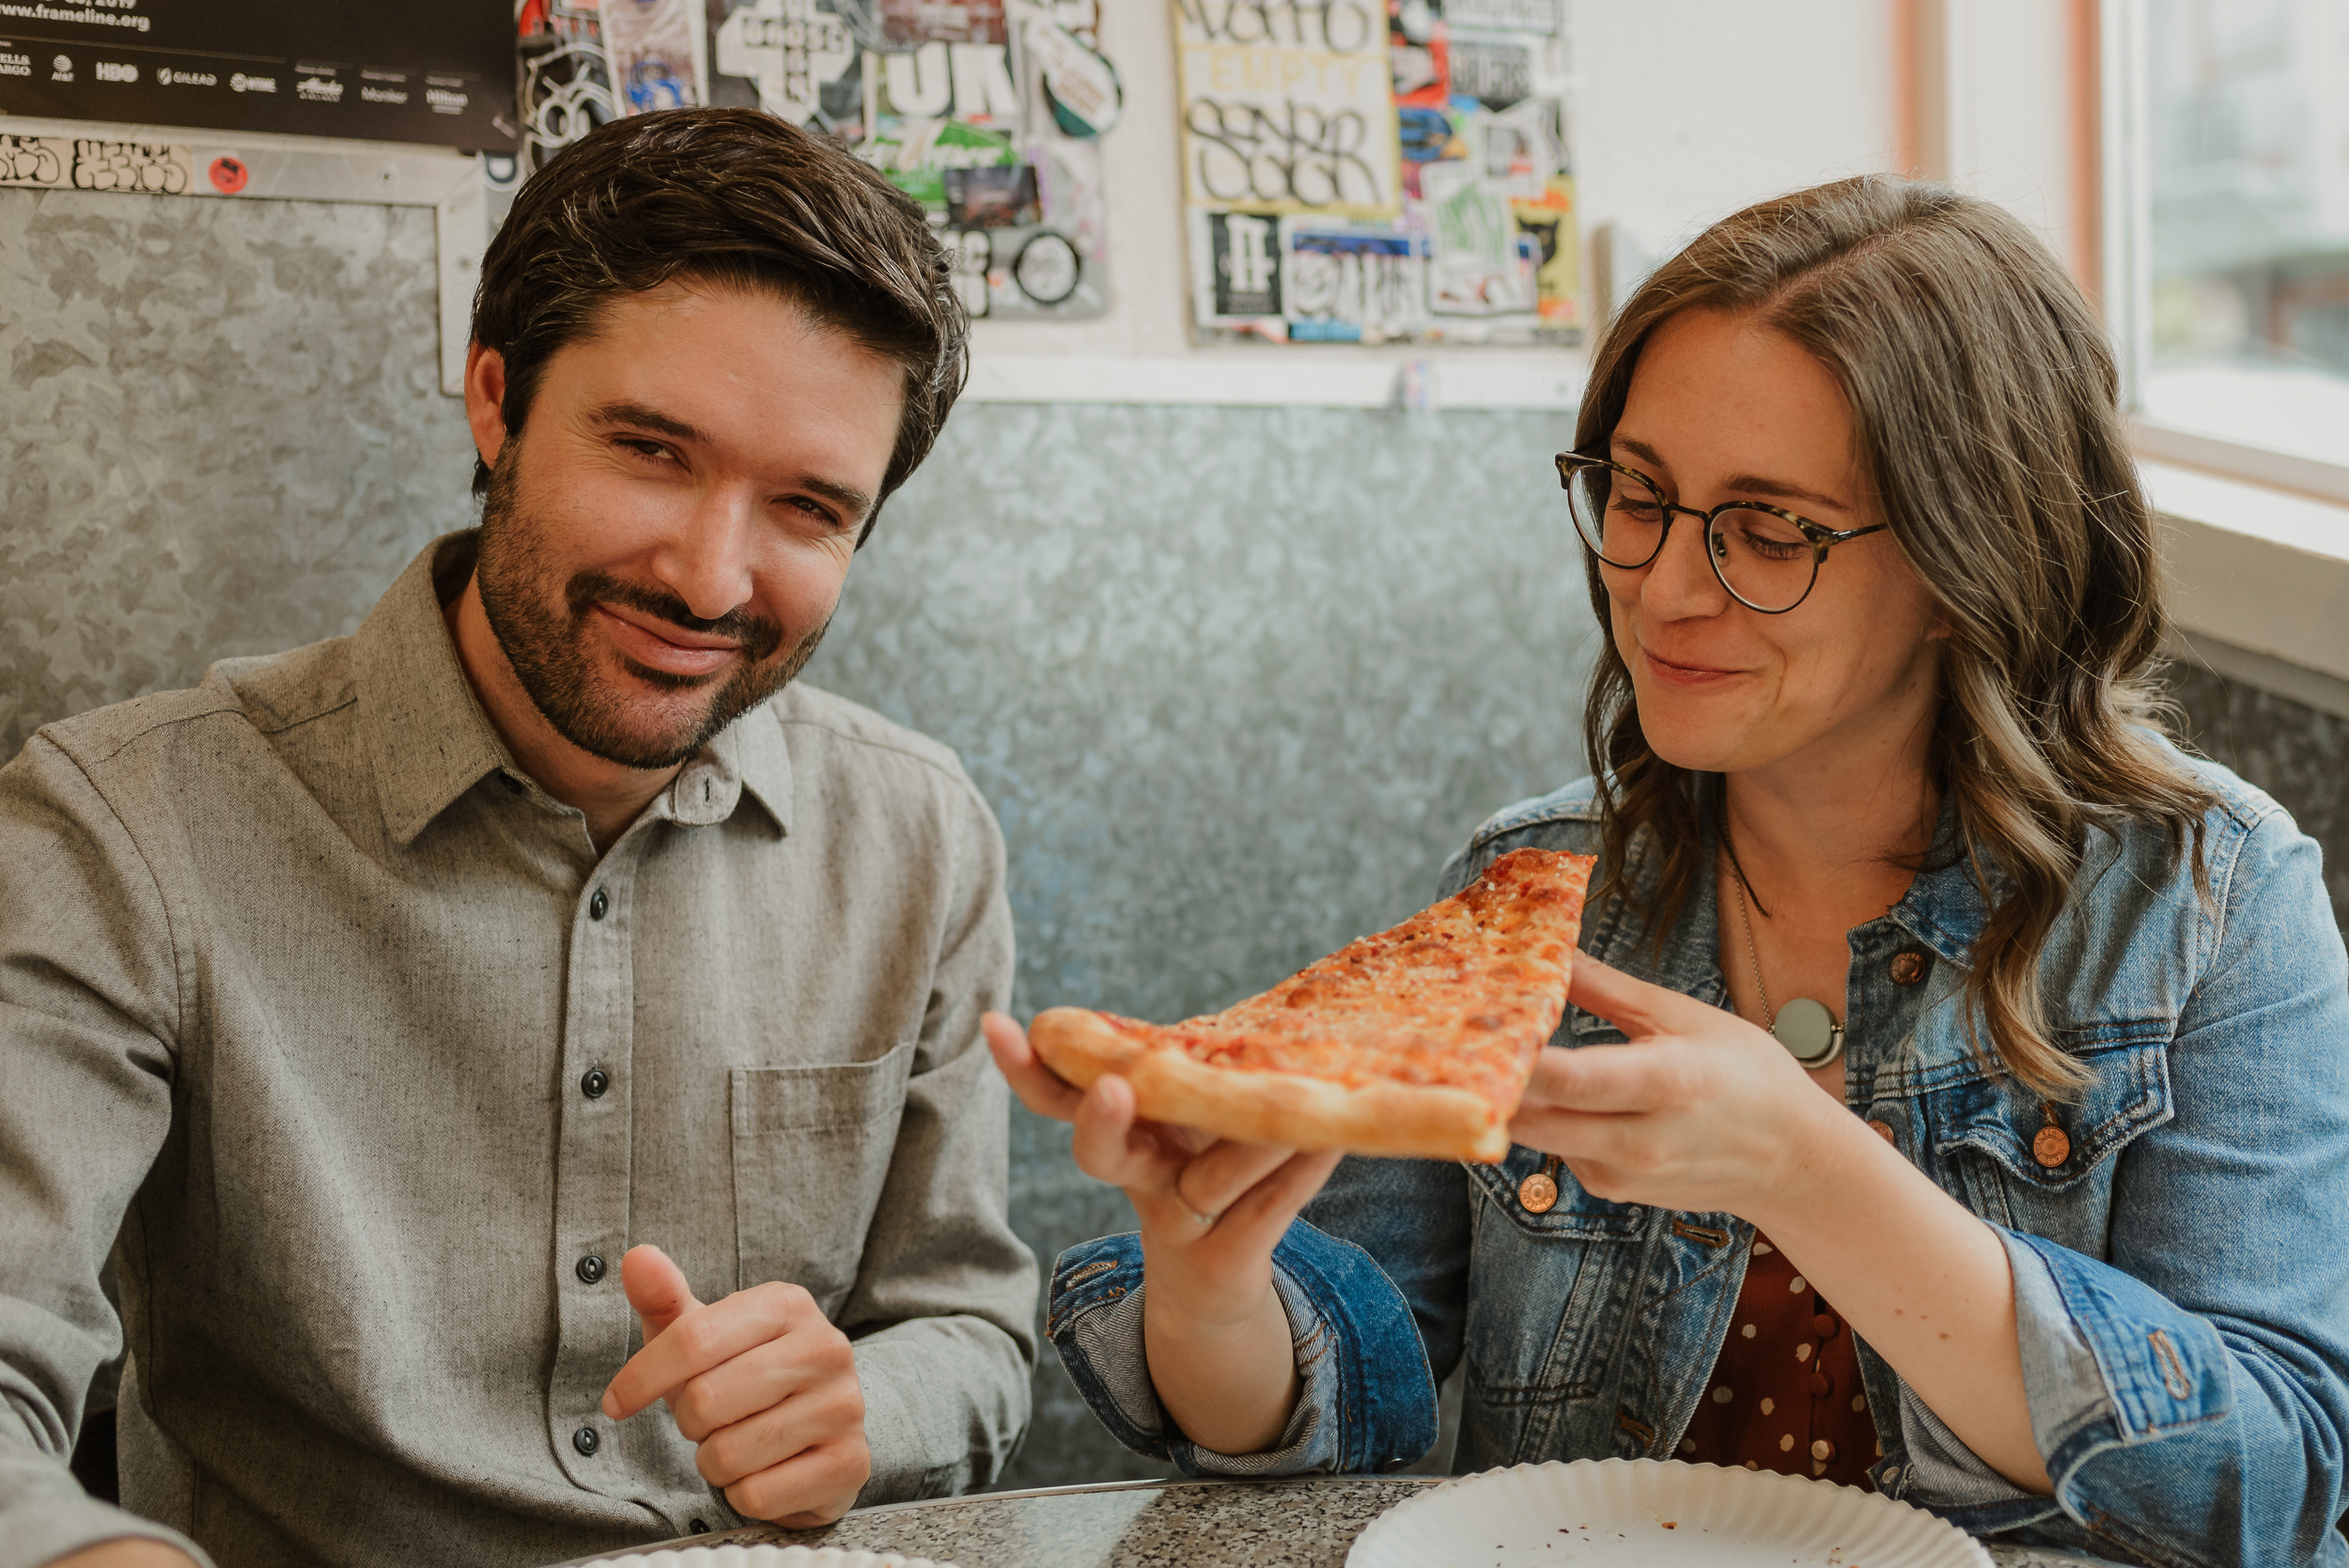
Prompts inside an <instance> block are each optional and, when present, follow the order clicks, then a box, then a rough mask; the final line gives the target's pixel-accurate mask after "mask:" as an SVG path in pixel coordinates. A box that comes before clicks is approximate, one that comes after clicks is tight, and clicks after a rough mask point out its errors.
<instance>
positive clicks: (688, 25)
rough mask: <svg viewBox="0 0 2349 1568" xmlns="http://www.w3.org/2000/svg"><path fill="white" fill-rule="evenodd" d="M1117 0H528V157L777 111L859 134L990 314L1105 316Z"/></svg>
mask: <svg viewBox="0 0 2349 1568" xmlns="http://www.w3.org/2000/svg"><path fill="white" fill-rule="evenodd" d="M1099 3H1101V0H597V3H587V0H525V3H524V4H523V7H522V8H521V12H520V14H519V19H518V38H517V47H518V48H519V50H520V52H521V53H520V63H521V70H520V85H521V113H522V120H523V130H524V133H525V138H526V144H527V146H526V152H525V159H526V163H528V164H529V166H533V167H535V166H536V165H537V163H543V162H544V161H545V160H546V159H547V158H549V157H552V155H553V154H554V153H555V152H557V151H560V150H561V149H562V148H563V147H567V146H568V145H569V144H570V143H571V142H573V141H576V140H578V139H579V138H580V137H581V136H583V135H585V134H586V133H587V132H589V131H591V130H593V129H594V128H595V127H596V126H598V125H600V124H602V123H604V122H605V121H607V120H609V119H611V118H613V117H614V116H617V115H623V114H642V113H645V112H646V111H649V110H653V109H667V108H677V107H681V106H684V105H687V104H722V105H723V104H732V105H739V106H743V107H758V108H763V109H765V110H767V111H768V112H769V113H770V114H774V115H778V116H782V117H783V118H785V119H787V120H790V121H791V122H792V123H793V124H795V125H804V126H807V127H809V128H810V129H812V130H817V131H821V132H825V133H826V134H829V135H832V136H835V137H838V138H840V139H841V140H843V141H845V142H847V143H848V145H849V147H851V148H852V149H853V150H854V151H855V152H856V154H857V155H858V156H859V157H861V158H863V160H864V161H865V162H866V163H870V164H872V165H873V166H874V167H875V168H877V169H879V171H880V172H881V173H882V174H884V175H886V176H887V177H888V178H889V179H890V180H891V181H892V182H893V183H894V184H895V185H896V186H897V187H898V188H899V189H900V190H902V191H905V192H906V193H907V194H910V195H911V196H912V197H914V199H915V200H917V201H919V202H921V203H922V205H923V206H924V207H925V208H926V209H927V210H928V212H929V216H930V222H931V224H932V225H934V226H935V227H936V228H937V229H938V230H939V232H940V237H941V240H942V241H944V242H945V244H946V247H947V250H948V253H949V254H950V255H951V256H953V257H954V261H955V278H956V287H957V289H958V291H959V292H960V294H961V296H962V301H963V303H964V304H965V306H967V307H968V308H969V310H970V312H971V314H972V316H973V317H979V318H1011V319H1029V320H1081V319H1086V318H1092V317H1097V316H1099V315H1100V314H1102V312H1103V311H1105V310H1106V309H1107V308H1108V306H1109V266H1108V259H1109V258H1108V235H1107V229H1106V224H1105V222H1104V203H1103V199H1102V174H1101V156H1100V147H1099V138H1100V137H1101V136H1103V135H1104V134H1106V133H1107V132H1110V131H1112V129H1113V128H1114V127H1115V126H1116V124H1117V121H1118V117H1119V115H1120V113H1121V111H1122V109H1123V107H1124V91H1123V88H1122V87H1121V85H1120V84H1119V81H1118V77H1117V72H1116V70H1115V68H1114V67H1112V65H1111V63H1110V61H1109V60H1108V58H1107V57H1106V56H1105V55H1104V54H1102V53H1101V50H1100V47H1099V43H1098V39H1097V27H1098V22H1099V12H1098V9H1097V6H1098V4H1099ZM1107 3H1111V4H1133V3H1135V0H1107Z"/></svg>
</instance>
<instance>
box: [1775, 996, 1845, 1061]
mask: <svg viewBox="0 0 2349 1568" xmlns="http://www.w3.org/2000/svg"><path fill="white" fill-rule="evenodd" d="M1770 1032H1771V1033H1772V1034H1775V1035H1777V1036H1778V1043H1779V1044H1780V1045H1781V1046H1784V1047H1785V1048H1786V1049H1787V1053H1788V1054H1789V1055H1791V1056H1793V1057H1794V1059H1795V1060H1796V1061H1797V1062H1799V1063H1802V1064H1803V1065H1804V1066H1806V1067H1824V1066H1826V1065H1828V1063H1831V1062H1833V1061H1834V1060H1835V1059H1836V1058H1837V1057H1839V1056H1841V1055H1843V1026H1842V1025H1841V1024H1839V1023H1837V1022H1836V1021H1835V1015H1833V1014H1832V1013H1829V1012H1828V1010H1827V1004H1826V1003H1825V1002H1821V1001H1812V999H1811V998H1809V997H1797V998H1796V999H1795V1000H1794V1001H1790V1002H1788V1003H1787V1004H1786V1005H1785V1006H1784V1007H1781V1009H1779V1014H1778V1017H1777V1019H1776V1020H1775V1021H1773V1022H1772V1023H1771V1025H1770Z"/></svg>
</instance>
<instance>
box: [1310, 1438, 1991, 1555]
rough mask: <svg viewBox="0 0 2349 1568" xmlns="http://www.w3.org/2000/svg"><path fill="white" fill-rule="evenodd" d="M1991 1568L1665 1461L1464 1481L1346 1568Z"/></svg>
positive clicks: (1907, 1524)
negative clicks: (1626, 1567)
mask: <svg viewBox="0 0 2349 1568" xmlns="http://www.w3.org/2000/svg"><path fill="white" fill-rule="evenodd" d="M1594 1562H1608V1563H1613V1562H1622V1563H1630V1562H1638V1563H1642V1564H1646V1565H1648V1568H1682V1565H1684V1564H1687V1565H1692V1568H1693V1565H1697V1564H1703V1565H1706V1568H1733V1565H1743V1564H1751V1565H1754V1568H1760V1565H1762V1564H1769V1565H1770V1568H1791V1565H1794V1564H1802V1565H1805V1568H1990V1554H1989V1553H1987V1552H1985V1551H1983V1549H1982V1546H1981V1545H1980V1544H1979V1543H1977V1542H1976V1541H1975V1540H1974V1539H1973V1538H1972V1537H1970V1536H1968V1534H1966V1532H1965V1531H1963V1530H1961V1529H1957V1528H1956V1527H1955V1526H1953V1525H1951V1524H1948V1523H1946V1522H1944V1521H1942V1520H1940V1519H1937V1518H1935V1517H1934V1516H1933V1515H1932V1514H1927V1513H1925V1512H1924V1511H1923V1510H1921V1509H1918V1508H1912V1507H1910V1506H1909V1505H1908V1504H1906V1503H1905V1502H1895V1501H1893V1500H1892V1499H1891V1498H1886V1497H1879V1496H1877V1495H1876V1494H1875V1493H1874V1492H1862V1491H1859V1489H1857V1488H1856V1487H1850V1486H1838V1485H1836V1484H1834V1483H1832V1482H1826V1481H1810V1480H1806V1479H1804V1478H1803V1477H1801V1476H1791V1475H1776V1474H1772V1473H1770V1472H1768V1471H1766V1470H1745V1469H1736V1470H1728V1469H1723V1468H1721V1467H1719V1466H1718V1465H1684V1464H1682V1463H1681V1462H1680V1461H1678V1460H1676V1459H1673V1460H1660V1461H1659V1460H1654V1459H1578V1460H1576V1461H1575V1462H1574V1463H1572V1464H1571V1465H1567V1464H1561V1463H1559V1462H1558V1461H1557V1460H1554V1459H1553V1460H1551V1461H1550V1462H1549V1463H1548V1464H1546V1465H1518V1466H1516V1467H1512V1468H1509V1469H1505V1470H1486V1471H1485V1472H1484V1473H1483V1474H1481V1475H1472V1476H1463V1477H1461V1478H1460V1479H1459V1480H1457V1481H1454V1482H1447V1483H1444V1484H1443V1485H1441V1486H1438V1487H1434V1488H1431V1489H1430V1490H1428V1491H1426V1492H1423V1493H1422V1494H1421V1495H1420V1496H1418V1497H1415V1498H1408V1499H1406V1500H1405V1501H1403V1502H1400V1503H1397V1504H1396V1505H1395V1506H1394V1507H1392V1508H1391V1509H1389V1510H1387V1512H1386V1513H1384V1514H1380V1515H1379V1516H1378V1517H1377V1518H1376V1519H1374V1520H1372V1521H1371V1524H1370V1528H1369V1529H1365V1530H1363V1531H1362V1533H1361V1535H1360V1536H1359V1537H1357V1538H1356V1539H1355V1542H1354V1549H1353V1550H1352V1551H1350V1552H1348V1553H1346V1568H1534V1565H1547V1564H1551V1563H1578V1564H1579V1563H1594Z"/></svg>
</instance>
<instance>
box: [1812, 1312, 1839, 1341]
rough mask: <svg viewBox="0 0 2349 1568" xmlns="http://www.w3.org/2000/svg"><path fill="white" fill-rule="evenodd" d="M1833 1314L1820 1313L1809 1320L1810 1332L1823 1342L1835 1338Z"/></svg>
mask: <svg viewBox="0 0 2349 1568" xmlns="http://www.w3.org/2000/svg"><path fill="white" fill-rule="evenodd" d="M1835 1327H1836V1324H1835V1314H1834V1313H1833V1312H1821V1313H1819V1314H1818V1315H1817V1316H1816V1317H1813V1318H1812V1320H1811V1331H1812V1333H1814V1334H1816V1335H1818V1336H1819V1338H1821V1339H1823V1340H1831V1339H1833V1338H1834V1337H1835Z"/></svg>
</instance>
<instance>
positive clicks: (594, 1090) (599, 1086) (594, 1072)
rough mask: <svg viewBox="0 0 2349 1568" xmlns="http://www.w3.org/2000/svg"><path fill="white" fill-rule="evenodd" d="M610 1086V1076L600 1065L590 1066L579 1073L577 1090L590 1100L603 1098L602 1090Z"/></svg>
mask: <svg viewBox="0 0 2349 1568" xmlns="http://www.w3.org/2000/svg"><path fill="white" fill-rule="evenodd" d="M611 1087H612V1076H611V1075H610V1074H609V1073H606V1072H605V1071H604V1070H603V1069H602V1068H601V1067H590V1068H588V1069H587V1070H586V1072H584V1073H583V1074H581V1075H580V1079H579V1092H580V1093H581V1094H584V1095H586V1096H587V1097H588V1098H589V1099H591V1100H599V1099H601V1098H603V1092H604V1091H605V1090H606V1089H609V1088H611Z"/></svg>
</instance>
